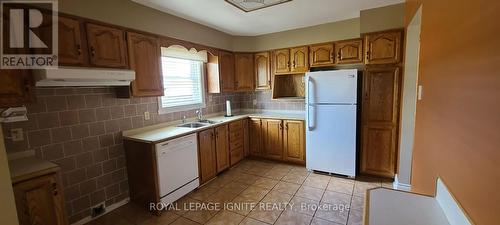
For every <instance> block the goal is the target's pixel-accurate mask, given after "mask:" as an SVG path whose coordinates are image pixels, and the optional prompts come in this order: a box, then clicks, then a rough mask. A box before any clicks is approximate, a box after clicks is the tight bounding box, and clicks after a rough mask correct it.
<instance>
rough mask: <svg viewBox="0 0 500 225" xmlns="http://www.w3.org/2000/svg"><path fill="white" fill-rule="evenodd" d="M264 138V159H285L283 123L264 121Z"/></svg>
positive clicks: (274, 120)
mask: <svg viewBox="0 0 500 225" xmlns="http://www.w3.org/2000/svg"><path fill="white" fill-rule="evenodd" d="M262 138H263V142H264V146H263V147H264V155H263V156H264V157H266V158H269V159H277V160H281V159H283V121H282V120H277V119H263V120H262Z"/></svg>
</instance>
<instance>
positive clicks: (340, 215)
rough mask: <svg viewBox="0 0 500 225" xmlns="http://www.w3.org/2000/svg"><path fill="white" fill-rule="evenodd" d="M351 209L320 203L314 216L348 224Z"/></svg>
mask: <svg viewBox="0 0 500 225" xmlns="http://www.w3.org/2000/svg"><path fill="white" fill-rule="evenodd" d="M348 215H349V211H348V210H347V209H345V208H340V207H339V206H338V205H335V204H330V203H323V202H322V203H320V205H319V208H318V210H317V211H316V214H314V217H318V218H321V219H325V220H328V221H331V222H335V223H340V224H346V223H347V217H348Z"/></svg>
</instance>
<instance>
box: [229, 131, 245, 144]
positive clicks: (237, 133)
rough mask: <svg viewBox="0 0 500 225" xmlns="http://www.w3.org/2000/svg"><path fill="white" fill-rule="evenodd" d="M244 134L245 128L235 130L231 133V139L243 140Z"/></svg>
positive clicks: (231, 140)
mask: <svg viewBox="0 0 500 225" xmlns="http://www.w3.org/2000/svg"><path fill="white" fill-rule="evenodd" d="M243 136H244V133H243V130H238V131H235V132H231V133H230V134H229V141H230V142H233V141H239V140H242V139H243Z"/></svg>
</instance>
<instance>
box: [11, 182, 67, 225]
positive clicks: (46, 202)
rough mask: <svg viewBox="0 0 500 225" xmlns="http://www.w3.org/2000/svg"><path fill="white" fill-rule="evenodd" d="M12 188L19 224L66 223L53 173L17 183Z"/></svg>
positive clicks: (61, 198) (55, 224)
mask: <svg viewBox="0 0 500 225" xmlns="http://www.w3.org/2000/svg"><path fill="white" fill-rule="evenodd" d="M13 188H14V197H15V201H16V208H17V217H18V218H19V224H20V225H31V224H37V225H38V224H39V225H63V224H67V222H66V218H65V214H64V200H63V197H62V195H63V192H62V190H59V185H58V183H57V180H56V175H55V174H53V175H47V176H42V177H38V178H34V179H31V180H27V181H23V182H21V183H17V184H15V185H14V187H13Z"/></svg>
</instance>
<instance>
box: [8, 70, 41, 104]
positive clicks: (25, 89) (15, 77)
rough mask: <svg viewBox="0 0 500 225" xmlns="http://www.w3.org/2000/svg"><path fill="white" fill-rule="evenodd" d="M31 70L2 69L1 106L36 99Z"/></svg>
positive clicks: (24, 102)
mask: <svg viewBox="0 0 500 225" xmlns="http://www.w3.org/2000/svg"><path fill="white" fill-rule="evenodd" d="M31 72H32V71H31V70H10V69H9V70H0V108H1V107H11V106H20V105H23V104H26V103H30V102H34V101H35V93H34V92H35V91H34V86H35V84H34V81H33V77H32V76H31Z"/></svg>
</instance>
